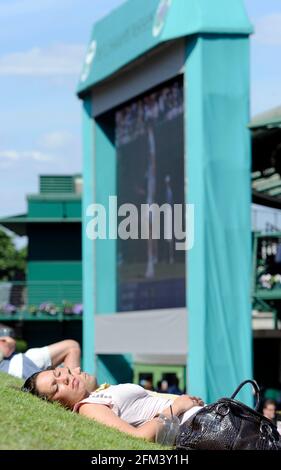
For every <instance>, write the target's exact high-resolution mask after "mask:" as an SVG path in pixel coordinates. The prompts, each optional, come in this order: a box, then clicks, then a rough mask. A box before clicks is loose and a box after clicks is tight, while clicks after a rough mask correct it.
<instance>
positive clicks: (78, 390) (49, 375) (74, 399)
mask: <svg viewBox="0 0 281 470" xmlns="http://www.w3.org/2000/svg"><path fill="white" fill-rule="evenodd" d="M36 389H37V392H38V394H39V395H40V396H44V397H46V398H47V399H48V400H49V401H58V402H59V403H61V404H62V405H63V406H65V407H67V408H73V406H74V405H75V403H78V402H79V401H80V400H83V398H85V397H87V396H88V395H89V392H88V391H87V374H85V373H84V372H81V370H80V368H79V367H77V368H76V369H72V370H70V369H69V368H67V367H58V368H56V369H54V370H46V371H44V372H40V373H39V374H38V376H37V378H36Z"/></svg>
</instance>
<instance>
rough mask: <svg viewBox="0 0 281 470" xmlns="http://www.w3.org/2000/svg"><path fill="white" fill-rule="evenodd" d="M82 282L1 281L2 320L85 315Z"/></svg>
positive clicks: (0, 316) (0, 307)
mask: <svg viewBox="0 0 281 470" xmlns="http://www.w3.org/2000/svg"><path fill="white" fill-rule="evenodd" d="M82 310H83V307H82V283H81V282H79V281H25V282H22V281H1V282H0V319H6V318H8V319H9V318H11V319H16V318H25V319H35V318H37V319H43V318H45V317H46V319H50V318H52V319H62V318H66V317H67V318H72V317H73V318H78V317H81V315H82Z"/></svg>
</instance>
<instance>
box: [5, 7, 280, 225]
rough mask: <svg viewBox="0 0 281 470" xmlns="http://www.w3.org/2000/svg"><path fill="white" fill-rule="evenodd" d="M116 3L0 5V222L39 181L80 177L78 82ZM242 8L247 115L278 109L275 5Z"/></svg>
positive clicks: (20, 205)
mask: <svg viewBox="0 0 281 470" xmlns="http://www.w3.org/2000/svg"><path fill="white" fill-rule="evenodd" d="M229 1H234V0H229ZM121 3H123V0H79V1H78V0H0V84H1V85H0V103H1V106H0V123H1V125H0V175H1V180H0V181H1V184H0V216H5V215H12V214H17V213H23V212H25V210H26V201H25V196H26V194H28V193H36V192H37V191H38V175H39V174H47V173H60V174H61V173H68V174H69V173H74V172H75V173H76V172H80V171H81V114H80V103H79V101H78V99H77V98H76V96H75V89H76V85H77V81H78V76H79V73H80V70H81V64H82V60H83V57H84V54H85V49H86V45H87V42H88V40H89V36H90V31H91V27H92V24H93V23H94V22H95V21H97V20H98V19H99V18H101V17H102V16H104V15H105V14H107V13H108V12H110V11H111V10H112V9H113V8H115V7H117V6H118V5H120V4H121ZM245 5H246V8H247V11H248V14H249V17H250V19H251V21H252V23H253V24H254V26H255V29H256V33H255V35H254V36H253V37H252V44H251V113H252V115H254V114H256V113H258V112H261V111H263V110H265V109H267V108H270V107H273V106H276V105H279V104H281V86H280V84H281V80H280V79H281V60H280V52H281V1H280V0H245Z"/></svg>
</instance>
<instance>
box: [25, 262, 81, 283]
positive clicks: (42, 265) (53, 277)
mask: <svg viewBox="0 0 281 470" xmlns="http://www.w3.org/2000/svg"><path fill="white" fill-rule="evenodd" d="M27 278H28V280H29V281H54V282H56V281H81V279H82V263H81V261H28V263H27Z"/></svg>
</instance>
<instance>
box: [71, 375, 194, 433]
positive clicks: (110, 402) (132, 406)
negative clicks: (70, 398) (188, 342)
mask: <svg viewBox="0 0 281 470" xmlns="http://www.w3.org/2000/svg"><path fill="white" fill-rule="evenodd" d="M175 398H176V396H175ZM173 401H174V400H173V399H171V398H170V396H168V397H167V398H165V396H163V394H160V395H159V396H157V394H155V393H151V392H149V391H148V390H145V389H144V388H143V387H141V386H140V385H135V384H120V385H111V386H110V387H108V388H106V389H104V390H100V391H99V390H97V391H96V392H92V393H91V394H90V395H89V396H88V397H87V398H85V399H84V400H82V401H80V402H79V403H76V405H75V406H74V409H73V411H77V412H78V411H79V408H80V406H81V405H82V404H85V403H88V404H91V403H92V404H97V405H106V406H108V407H109V408H111V409H112V411H113V412H114V413H115V414H116V415H117V416H119V418H121V419H123V420H124V421H126V422H127V423H129V424H131V425H132V426H135V427H137V426H141V425H142V424H144V423H146V422H147V421H150V420H151V419H153V418H154V417H155V416H156V415H157V414H159V413H161V412H162V411H163V410H164V409H165V408H167V407H168V406H169V405H172V403H173ZM201 408H202V407H201V406H194V407H193V408H191V410H189V411H186V412H185V413H184V414H183V415H181V416H179V419H180V422H181V424H182V423H184V422H185V421H186V420H187V419H188V418H189V417H190V416H192V415H193V414H194V413H196V412H197V411H198V410H199V409H201Z"/></svg>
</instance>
